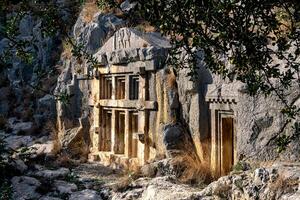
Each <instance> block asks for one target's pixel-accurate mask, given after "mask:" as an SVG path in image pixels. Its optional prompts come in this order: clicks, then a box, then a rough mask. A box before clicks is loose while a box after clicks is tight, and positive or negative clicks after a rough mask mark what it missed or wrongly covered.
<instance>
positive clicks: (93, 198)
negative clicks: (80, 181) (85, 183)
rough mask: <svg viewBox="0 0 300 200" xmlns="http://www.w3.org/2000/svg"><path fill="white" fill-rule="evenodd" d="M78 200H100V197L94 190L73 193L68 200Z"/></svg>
mask: <svg viewBox="0 0 300 200" xmlns="http://www.w3.org/2000/svg"><path fill="white" fill-rule="evenodd" d="M78 199H84V200H102V198H101V197H100V195H98V194H97V192H96V191H95V190H89V189H86V190H82V191H79V192H74V193H72V194H71V196H70V198H69V200H78Z"/></svg>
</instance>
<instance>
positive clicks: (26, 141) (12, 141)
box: [4, 135, 33, 150]
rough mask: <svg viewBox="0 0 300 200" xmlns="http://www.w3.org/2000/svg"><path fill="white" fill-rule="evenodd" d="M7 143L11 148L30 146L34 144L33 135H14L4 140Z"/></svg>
mask: <svg viewBox="0 0 300 200" xmlns="http://www.w3.org/2000/svg"><path fill="white" fill-rule="evenodd" d="M4 141H5V142H6V143H7V146H8V147H9V148H11V149H14V150H17V149H19V148H21V147H29V146H30V145H33V139H32V137H31V136H17V135H12V136H9V137H7V138H5V140H4Z"/></svg>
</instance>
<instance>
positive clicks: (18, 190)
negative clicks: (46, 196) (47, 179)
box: [11, 176, 41, 200]
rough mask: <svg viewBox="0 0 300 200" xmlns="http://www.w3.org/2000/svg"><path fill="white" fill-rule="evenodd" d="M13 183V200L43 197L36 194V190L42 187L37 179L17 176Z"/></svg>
mask: <svg viewBox="0 0 300 200" xmlns="http://www.w3.org/2000/svg"><path fill="white" fill-rule="evenodd" d="M11 182H12V187H13V199H15V200H26V199H38V198H39V197H41V195H40V194H39V193H37V192H36V189H37V188H38V187H39V186H40V185H41V183H40V182H39V181H38V180H37V179H35V178H32V177H28V176H15V177H13V178H12V180H11Z"/></svg>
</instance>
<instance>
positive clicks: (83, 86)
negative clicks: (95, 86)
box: [55, 13, 125, 157]
mask: <svg viewBox="0 0 300 200" xmlns="http://www.w3.org/2000/svg"><path fill="white" fill-rule="evenodd" d="M124 23H125V22H124V21H123V20H121V19H118V18H117V17H116V16H114V15H113V14H101V13H97V14H96V15H95V16H94V18H93V20H92V21H91V22H89V23H87V22H86V21H85V20H84V19H83V16H82V14H80V16H79V18H78V20H77V22H76V23H75V25H74V28H73V35H74V38H75V40H76V42H77V43H78V44H82V45H83V50H84V51H86V52H87V53H89V54H91V55H92V54H93V53H95V52H96V51H97V50H98V49H99V48H100V47H101V46H102V45H103V43H104V41H105V40H106V39H107V38H108V36H110V35H112V34H113V33H114V32H115V31H116V30H117V28H119V27H120V26H122V25H124ZM62 62H63V66H64V71H63V72H62V73H61V75H60V76H59V78H58V83H57V87H56V89H55V93H56V94H57V95H58V96H59V95H61V94H65V95H67V96H68V97H69V99H68V100H67V101H68V102H67V103H66V102H62V101H60V102H57V119H58V129H59V136H58V138H59V140H60V143H61V146H62V148H63V150H64V152H66V153H68V154H69V155H73V156H77V157H78V156H79V157H81V156H84V157H85V156H86V155H87V154H88V152H89V146H90V137H89V134H90V127H91V124H92V123H93V120H92V118H91V114H92V108H91V107H90V105H89V102H88V101H89V97H90V95H91V93H92V92H91V89H92V86H91V82H90V81H89V80H88V78H82V77H85V76H89V75H90V74H89V73H90V71H91V66H88V65H87V64H86V63H80V62H78V60H77V59H76V58H75V57H71V58H70V59H66V60H63V61H62Z"/></svg>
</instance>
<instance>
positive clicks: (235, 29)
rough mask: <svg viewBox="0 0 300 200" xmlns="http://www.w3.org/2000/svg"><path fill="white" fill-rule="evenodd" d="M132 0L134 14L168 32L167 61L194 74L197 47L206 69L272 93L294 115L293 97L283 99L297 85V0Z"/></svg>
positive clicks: (296, 114) (299, 13) (251, 89)
mask: <svg viewBox="0 0 300 200" xmlns="http://www.w3.org/2000/svg"><path fill="white" fill-rule="evenodd" d="M137 1H138V2H139V7H138V9H139V12H138V13H139V14H140V16H141V17H142V18H144V19H146V20H147V21H149V22H150V23H152V24H153V25H154V26H155V27H157V28H158V29H159V30H160V31H161V32H162V33H163V34H164V35H166V36H168V37H170V39H171V43H172V45H173V50H172V52H171V59H170V60H169V62H170V63H171V64H173V65H175V66H177V67H186V66H188V67H189V68H190V74H189V75H190V77H191V78H192V79H195V78H197V77H196V76H197V60H198V59H199V58H198V55H199V54H198V53H197V52H198V51H199V50H201V51H203V52H204V55H205V56H204V61H205V63H206V67H207V68H208V69H209V70H210V71H211V72H212V73H215V74H220V75H222V76H223V77H224V78H228V79H229V80H238V81H241V82H243V83H245V84H246V86H247V91H248V93H249V94H250V95H253V96H254V95H257V94H259V93H262V94H264V95H266V96H268V95H270V94H275V95H276V96H277V98H278V100H279V101H281V103H282V104H283V108H282V112H283V113H284V114H286V115H287V116H288V118H289V120H288V121H291V120H292V119H296V118H297V117H299V112H300V109H299V107H297V106H296V105H295V101H296V99H295V101H288V99H287V98H286V95H287V94H286V92H287V91H288V89H291V88H292V86H293V87H294V88H296V89H298V90H300V72H299V64H300V2H299V1H298V0H148V1H143V0H137ZM182 50H184V51H185V52H186V53H187V54H188V56H186V59H184V60H183V59H179V56H178V54H181V51H182ZM298 131H299V129H298Z"/></svg>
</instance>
